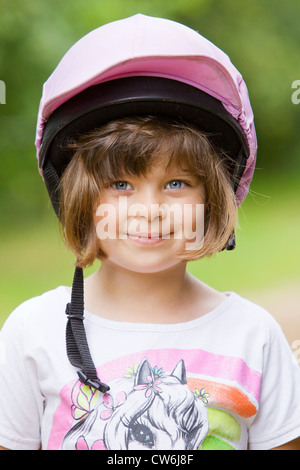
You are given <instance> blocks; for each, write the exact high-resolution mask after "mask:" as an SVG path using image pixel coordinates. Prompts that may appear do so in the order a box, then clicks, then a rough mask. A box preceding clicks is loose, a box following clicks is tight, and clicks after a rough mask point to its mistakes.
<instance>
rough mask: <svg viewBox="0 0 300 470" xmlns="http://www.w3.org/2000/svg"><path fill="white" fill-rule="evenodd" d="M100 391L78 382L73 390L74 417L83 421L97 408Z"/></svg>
mask: <svg viewBox="0 0 300 470" xmlns="http://www.w3.org/2000/svg"><path fill="white" fill-rule="evenodd" d="M98 396H99V391H98V390H96V389H94V388H92V387H89V386H88V385H84V384H82V383H81V382H80V380H78V381H77V382H76V384H75V386H74V387H73V390H72V416H73V418H74V419H76V420H78V419H83V418H85V417H86V416H87V415H88V413H90V411H91V410H92V409H93V408H94V407H95V404H96V401H97V398H98Z"/></svg>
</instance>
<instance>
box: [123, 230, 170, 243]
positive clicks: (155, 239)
mask: <svg viewBox="0 0 300 470" xmlns="http://www.w3.org/2000/svg"><path fill="white" fill-rule="evenodd" d="M170 235H172V234H171V233H167V234H160V233H149V234H148V233H138V234H130V233H128V234H127V236H128V238H130V239H131V240H135V241H137V242H139V243H142V244H155V243H159V242H162V241H164V240H168V239H170V238H171V237H170Z"/></svg>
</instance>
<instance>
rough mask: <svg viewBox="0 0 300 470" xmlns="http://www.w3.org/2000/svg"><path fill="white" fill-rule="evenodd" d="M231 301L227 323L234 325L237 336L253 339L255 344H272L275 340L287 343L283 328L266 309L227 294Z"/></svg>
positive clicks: (233, 294) (232, 293)
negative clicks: (242, 335)
mask: <svg viewBox="0 0 300 470" xmlns="http://www.w3.org/2000/svg"><path fill="white" fill-rule="evenodd" d="M227 295H228V297H229V299H230V300H231V301H230V302H228V308H227V309H226V315H225V318H226V321H228V322H229V323H230V324H231V326H232V325H234V331H235V334H236V335H238V334H240V335H241V334H242V333H243V334H244V335H247V337H248V338H252V341H253V344H255V343H256V342H260V344H271V343H272V342H273V341H274V340H275V339H280V340H281V341H283V342H285V341H286V340H285V337H284V334H283V332H282V329H281V326H280V325H279V323H278V322H277V320H275V318H274V317H273V316H272V315H271V313H270V312H268V311H267V310H266V309H265V308H263V307H261V306H260V305H258V304H256V303H254V302H252V301H250V300H248V299H246V298H244V297H242V296H240V295H238V294H236V293H234V292H230V293H227Z"/></svg>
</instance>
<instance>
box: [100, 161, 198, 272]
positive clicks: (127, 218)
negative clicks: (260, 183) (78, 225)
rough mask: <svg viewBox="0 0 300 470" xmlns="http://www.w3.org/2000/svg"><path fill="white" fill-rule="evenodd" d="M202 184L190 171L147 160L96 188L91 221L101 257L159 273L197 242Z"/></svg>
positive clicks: (169, 266) (193, 247) (130, 266)
mask: <svg viewBox="0 0 300 470" xmlns="http://www.w3.org/2000/svg"><path fill="white" fill-rule="evenodd" d="M205 196H206V195H205V188H204V185H203V183H202V182H201V180H200V178H199V177H198V176H197V175H195V174H193V173H192V172H191V170H182V169H181V168H178V167H171V168H168V169H166V165H165V164H164V162H160V163H158V164H157V165H153V166H152V167H151V168H150V170H149V171H148V173H147V174H146V175H145V176H144V175H141V176H131V175H126V176H125V177H123V178H122V180H119V181H115V182H114V183H113V184H111V186H109V187H107V188H105V189H104V190H103V191H101V195H100V204H99V206H98V208H97V210H96V215H95V224H96V231H97V236H98V238H99V244H100V247H101V249H102V251H103V252H104V253H105V254H106V256H107V258H106V260H104V262H105V261H107V260H110V261H111V262H113V263H115V264H117V265H119V266H121V267H123V268H126V269H129V270H131V271H135V272H140V273H142V272H143V273H150V272H152V273H153V272H159V271H163V270H165V269H168V268H171V267H173V266H175V265H176V264H178V263H182V260H180V259H179V258H178V254H179V253H180V252H183V251H186V250H187V249H197V248H199V246H201V243H202V242H203V231H204V202H205Z"/></svg>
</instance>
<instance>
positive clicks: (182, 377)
mask: <svg viewBox="0 0 300 470" xmlns="http://www.w3.org/2000/svg"><path fill="white" fill-rule="evenodd" d="M171 375H173V377H176V378H177V379H178V380H179V382H180V383H182V384H187V380H186V370H185V365H184V361H183V360H182V359H181V360H180V361H179V362H178V364H177V366H176V367H175V369H174V370H173V372H172V373H171Z"/></svg>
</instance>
